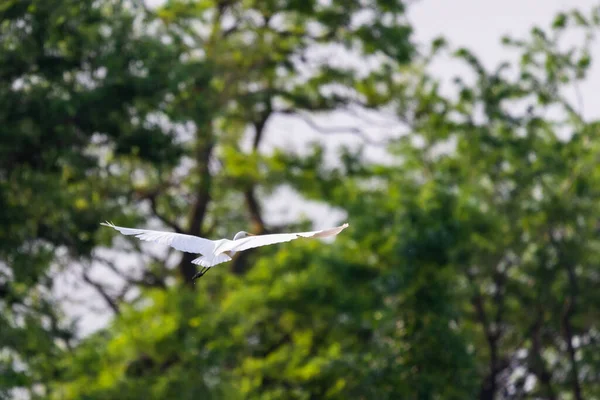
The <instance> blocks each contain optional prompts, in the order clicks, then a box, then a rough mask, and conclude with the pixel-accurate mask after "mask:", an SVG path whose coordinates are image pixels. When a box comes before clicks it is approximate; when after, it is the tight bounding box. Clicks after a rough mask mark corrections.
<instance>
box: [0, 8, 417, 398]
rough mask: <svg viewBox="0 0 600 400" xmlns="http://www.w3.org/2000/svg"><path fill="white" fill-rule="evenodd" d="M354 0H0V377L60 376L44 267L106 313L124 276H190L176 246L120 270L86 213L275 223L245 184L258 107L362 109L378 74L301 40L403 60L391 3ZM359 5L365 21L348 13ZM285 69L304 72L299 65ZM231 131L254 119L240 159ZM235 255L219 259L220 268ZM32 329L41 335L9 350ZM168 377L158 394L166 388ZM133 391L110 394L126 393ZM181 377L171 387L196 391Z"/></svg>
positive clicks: (24, 383) (14, 382) (370, 100)
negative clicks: (136, 268) (327, 56)
mask: <svg viewBox="0 0 600 400" xmlns="http://www.w3.org/2000/svg"><path fill="white" fill-rule="evenodd" d="M363 3H364V2H359V1H350V2H332V4H330V5H322V4H317V3H315V2H284V3H277V4H276V3H269V2H256V3H254V2H240V1H230V2H221V1H218V2H209V1H198V2H191V3H188V2H178V1H171V2H168V3H167V5H166V6H165V7H163V8H161V9H159V10H157V11H156V13H155V12H152V11H149V10H145V9H143V7H140V3H138V2H128V1H114V2H112V1H105V2H97V3H89V4H88V3H86V4H80V3H78V2H73V1H68V0H61V1H59V0H57V1H54V2H50V3H49V2H40V1H35V0H32V1H27V2H17V1H10V2H7V3H6V4H5V5H3V6H2V8H1V11H2V17H3V21H5V22H4V23H3V25H2V29H3V42H2V44H3V47H2V63H3V64H2V66H3V71H5V72H4V75H3V76H2V82H3V84H2V88H3V89H2V99H3V100H2V102H3V104H4V105H6V107H4V110H3V111H4V113H3V114H2V120H3V122H5V124H4V125H3V126H5V127H6V129H7V130H6V132H7V135H6V136H4V137H5V138H6V140H3V147H4V148H3V155H5V156H6V157H5V158H4V160H5V161H4V164H3V166H2V168H3V169H2V173H3V174H4V175H6V176H7V178H9V179H7V183H6V186H5V188H4V190H3V194H5V197H6V199H3V200H5V201H4V204H3V205H5V206H6V207H5V208H4V213H3V214H2V215H3V217H4V218H6V219H7V224H5V226H6V227H7V228H6V230H5V231H3V232H6V235H5V237H7V238H8V237H9V236H10V239H11V241H7V242H5V243H4V245H5V246H6V247H5V253H3V254H2V259H3V260H5V263H6V265H7V267H8V268H7V269H6V280H5V281H3V284H2V285H3V286H2V294H3V298H2V301H3V302H2V304H1V306H2V308H3V310H5V311H6V315H8V316H9V317H8V318H7V323H8V326H10V329H11V330H10V337H9V338H8V340H7V341H6V342H7V343H9V345H8V346H7V347H4V349H8V350H7V351H8V352H7V353H6V354H7V356H6V358H3V361H4V362H5V365H6V366H7V369H8V370H10V371H12V372H15V374H16V375H18V377H13V376H12V375H7V376H10V379H8V380H6V382H5V385H4V387H6V388H7V389H6V390H8V391H10V390H11V389H12V388H15V387H25V388H28V391H29V392H30V394H32V395H33V394H35V393H42V394H43V395H44V396H46V395H50V393H51V392H49V391H50V390H51V389H52V388H53V387H55V385H50V384H47V383H48V382H49V381H60V379H69V377H71V376H72V375H71V374H72V372H69V371H68V370H69V368H68V367H69V365H70V363H69V362H67V363H66V365H61V366H58V365H57V364H56V363H53V362H51V360H52V359H54V358H56V357H58V355H59V354H64V355H65V356H66V357H70V354H71V351H72V348H73V346H76V344H75V342H73V340H72V339H73V338H72V330H71V329H69V327H62V326H61V325H60V324H61V322H60V321H63V320H61V318H60V316H57V315H55V314H56V305H57V302H56V301H55V299H53V297H52V296H51V293H50V291H51V288H52V286H53V278H54V277H55V276H56V271H57V268H60V269H61V270H68V271H75V272H76V273H77V274H80V275H81V278H82V280H83V281H84V282H86V283H87V284H88V285H90V286H91V287H93V288H94V289H95V290H97V291H98V293H99V294H100V295H101V296H102V298H103V299H104V300H105V301H106V303H107V304H108V305H109V306H110V308H111V309H112V310H113V311H114V312H115V313H117V314H118V313H120V312H121V303H122V301H123V299H124V298H126V297H127V296H129V295H131V293H135V289H139V288H141V289H142V298H144V297H145V295H144V294H145V293H146V290H149V288H154V289H155V290H158V291H159V293H160V291H165V290H168V289H169V287H170V285H172V283H171V280H170V278H171V277H177V278H178V279H179V280H180V281H181V282H184V284H185V285H187V288H188V289H193V288H194V287H193V286H192V285H191V276H192V275H193V274H194V272H195V271H194V269H193V266H192V265H191V264H190V263H189V259H188V258H187V256H184V257H183V258H182V260H181V261H180V262H179V263H178V266H179V267H178V268H177V270H176V271H175V272H174V271H173V270H171V269H170V268H167V267H165V264H168V263H165V262H164V261H165V259H164V258H162V257H160V258H155V259H152V258H150V259H148V258H147V259H146V260H145V261H146V263H147V264H148V266H149V267H148V268H145V269H143V270H142V271H141V272H140V273H138V274H132V273H126V272H124V271H123V269H124V268H123V265H118V264H116V263H114V262H113V261H112V260H111V259H110V258H109V257H107V256H106V255H105V254H104V253H102V252H98V251H95V250H94V249H95V248H96V247H97V246H98V245H99V244H108V243H109V241H108V240H109V237H110V236H109V233H108V232H102V231H98V225H97V223H98V221H101V220H102V219H104V218H107V217H108V218H111V217H112V218H114V219H115V220H116V221H118V222H119V223H122V224H137V223H139V222H141V221H143V220H148V221H151V222H153V221H158V222H159V223H160V224H161V225H163V226H164V227H168V228H171V229H174V230H177V231H181V232H188V233H192V234H200V235H220V234H226V233H229V230H230V228H231V226H232V225H233V223H234V222H235V225H236V228H237V227H238V226H239V221H240V219H241V220H244V219H246V215H244V214H245V213H243V212H242V209H241V208H240V205H241V204H244V203H245V205H246V208H247V210H248V215H249V218H250V220H251V221H252V223H253V224H254V230H255V231H257V232H266V231H268V230H277V229H280V228H281V227H266V226H265V224H264V222H263V219H262V215H261V212H260V200H259V198H258V195H257V192H258V190H259V189H258V188H259V186H262V190H266V191H269V190H273V188H274V187H276V185H280V184H281V183H283V182H282V181H281V180H277V179H273V178H276V176H277V174H270V173H269V174H268V175H267V174H264V173H263V172H261V168H264V167H263V166H264V164H265V162H266V161H265V160H263V157H262V156H261V155H260V154H259V153H258V151H257V150H258V147H259V145H260V142H261V138H262V137H263V132H264V129H265V126H266V123H267V121H268V119H269V118H270V117H271V116H272V115H274V114H277V113H280V114H286V115H296V114H297V115H299V116H301V117H302V118H305V119H306V118H308V117H307V116H306V115H305V114H304V113H299V112H301V111H310V112H321V111H329V110H333V109H335V108H338V107H342V106H345V105H349V104H361V105H362V106H363V107H375V106H377V105H379V104H380V101H379V99H378V98H377V96H376V91H375V90H374V89H373V88H374V87H375V86H376V85H377V84H378V83H381V82H385V81H386V80H387V79H389V75H387V74H381V73H379V72H373V71H369V72H368V73H367V74H366V75H364V73H363V75H364V76H363V77H361V78H359V77H358V76H359V75H358V73H357V72H356V71H354V70H352V69H350V68H346V67H339V66H333V65H327V63H324V62H322V61H320V60H312V59H310V54H309V49H310V48H311V47H315V46H322V47H324V46H332V45H333V44H334V43H336V42H339V43H341V46H342V47H344V48H345V49H346V51H348V52H350V53H354V54H356V55H357V56H359V57H364V56H369V57H374V58H375V57H376V58H378V59H379V63H380V65H382V66H395V65H398V64H400V63H404V62H407V61H408V60H409V59H410V57H411V55H412V52H413V48H412V44H411V43H410V41H409V35H410V28H409V27H408V26H407V25H406V24H405V23H404V22H403V21H402V15H403V11H404V8H403V6H402V3H400V2H395V1H392V2H390V1H373V2H370V3H369V4H363ZM359 14H361V15H362V16H363V17H364V16H367V17H368V21H366V22H364V23H357V20H356V18H355V17H356V16H357V15H359ZM303 64H305V65H307V64H310V66H311V68H312V73H311V74H309V75H308V76H306V74H305V72H306V69H305V68H304V66H303ZM357 82H363V84H362V85H358V86H357V88H355V89H354V90H352V91H351V93H344V92H343V91H341V92H338V89H339V88H340V87H348V86H349V85H350V84H352V83H357ZM362 92H365V93H362ZM307 121H308V122H309V123H310V120H307ZM248 128H252V129H253V130H254V132H253V133H254V137H253V139H252V149H251V154H246V155H245V156H244V157H240V149H241V145H240V143H241V142H242V140H243V135H244V133H245V130H246V129H248ZM9 135H10V136H9ZM8 182H11V184H12V186H11V185H9V183H8ZM34 193H41V194H43V195H42V196H34ZM14 199H18V201H16V200H14ZM17 203H18V204H17ZM188 210H191V211H188ZM186 214H187V217H181V216H182V215H183V216H185V215H186ZM15 216H17V217H16V218H15ZM9 222H10V223H9ZM13 229H15V233H17V232H20V233H19V234H18V235H16V234H14V233H13ZM8 232H10V235H9V234H8ZM134 246H137V244H136V245H134ZM15 249H18V250H15ZM129 249H130V250H131V248H129ZM133 249H134V250H138V251H139V247H134V248H133ZM37 251H39V252H40V256H37V255H36V252H37ZM19 257H20V258H19ZM36 257H37V258H36ZM32 260H37V263H36V264H35V266H34V264H33V263H32ZM245 265H246V262H245V260H244V259H239V260H237V262H236V263H235V264H234V267H233V270H234V272H237V273H241V272H243V271H244V270H245V269H246V267H245ZM52 268H54V269H52ZM98 268H104V269H105V270H110V271H111V272H112V273H114V274H116V275H117V276H118V277H119V280H120V281H119V282H120V285H119V287H111V286H110V285H107V284H106V283H104V282H99V281H98V280H97V279H96V278H95V271H96V270H97V269H98ZM15 271H16V272H15ZM18 274H23V275H27V276H28V277H27V278H26V279H27V280H26V279H25V278H21V277H20V276H18ZM23 280H24V284H21V281H23ZM19 287H21V288H22V289H20V290H21V293H20V294H19V296H16V293H17V292H16V290H17V288H19ZM169 293H171V292H170V291H169ZM157 296H159V295H157ZM186 296H193V294H191V293H188V294H186ZM31 299H35V301H38V302H43V312H42V311H40V310H39V308H42V306H39V307H37V308H36V309H35V310H32V311H31V314H30V315H31V318H30V321H29V322H28V323H27V324H25V325H23V324H21V323H20V322H19V319H20V318H21V316H22V315H25V314H24V313H23V312H22V311H21V310H20V309H19V307H21V306H23V305H25V304H29V303H30V302H31ZM42 299H43V300H42ZM15 304H16V305H17V306H15ZM46 315H48V316H50V318H51V321H53V322H52V324H51V329H47V327H46V324H45V322H44V321H45V318H46ZM23 332H31V336H30V337H27V338H25V337H24V336H23ZM40 337H43V338H44V341H43V345H44V347H38V348H35V349H34V350H32V351H29V352H24V349H25V348H27V346H28V345H29V343H35V342H36V341H37V340H38V338H40ZM56 339H62V341H57V340H56ZM91 341H93V339H90V342H91ZM77 348H78V349H80V347H78V346H77ZM81 349H82V350H81V351H82V354H83V352H84V351H83V348H82V347H81ZM34 355H35V356H34ZM38 356H39V358H40V360H39V362H38V361H36V362H33V361H34V359H35V357H38ZM134 358H135V362H133V364H135V365H137V366H140V365H141V366H142V367H143V366H144V365H147V363H145V362H144V359H145V356H144V355H143V354H141V353H139V354H136V356H135V357H134ZM74 359H77V357H75V358H74ZM129 361H131V360H129ZM167 361H168V362H167V364H168V365H171V363H175V364H178V365H179V366H186V364H185V363H181V362H180V363H177V360H175V361H174V360H167ZM136 362H137V364H136ZM19 363H24V364H25V366H24V368H22V369H21V368H20V367H19ZM133 364H132V365H133ZM150 364H151V365H153V364H152V362H150ZM161 365H163V366H164V364H161ZM132 368H133V370H135V369H136V367H132ZM19 370H20V371H22V373H17V372H16V371H19ZM176 370H177V367H173V368H171V369H170V371H172V372H173V373H176V372H175V371H176ZM128 371H131V370H129V369H128ZM142 372H144V368H142ZM90 373H91V372H90ZM134 375H135V372H134ZM57 377H62V378H57ZM17 378H18V379H17ZM169 385H171V386H169V387H168V388H167V389H165V390H167V392H165V393H172V392H171V390H172V389H173V388H174V387H175V386H173V385H175V383H173V382H171V383H169ZM134 386H135V385H134ZM142 387H143V386H135V387H132V386H128V387H119V386H117V387H113V388H112V389H111V390H118V391H119V393H123V395H124V396H127V395H128V394H127V393H130V394H131V396H134V397H135V396H136V395H137V394H139V393H138V392H136V390H137V389H141V388H142ZM89 389H90V390H92V389H93V388H91V387H90V388H89ZM128 389H131V390H132V391H131V392H127V390H128ZM183 389H184V392H178V395H179V396H185V393H194V394H197V392H196V389H193V390H192V391H191V392H190V391H186V389H185V388H183ZM99 390H100V389H99ZM102 390H104V389H102ZM107 390H108V389H107ZM157 390H158V389H157ZM173 390H174V389H173ZM198 390H204V389H203V388H202V385H200V386H199V388H198ZM223 390H225V389H223ZM57 393H63V391H59V392H57ZM98 393H100V394H99V395H100V396H101V395H102V394H101V393H106V392H102V391H100V392H98ZM113 393H117V392H116V391H115V392H113Z"/></svg>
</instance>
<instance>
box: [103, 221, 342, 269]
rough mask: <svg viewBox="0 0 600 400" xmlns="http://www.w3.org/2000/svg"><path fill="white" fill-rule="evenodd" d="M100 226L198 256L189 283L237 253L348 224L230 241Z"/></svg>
mask: <svg viewBox="0 0 600 400" xmlns="http://www.w3.org/2000/svg"><path fill="white" fill-rule="evenodd" d="M100 225H104V226H108V227H110V228H114V229H116V230H117V231H119V232H121V233H122V234H123V235H128V236H129V235H133V236H135V237H137V238H138V239H140V240H144V241H148V242H155V243H161V244H166V245H169V246H171V247H173V248H174V249H176V250H180V251H185V252H187V253H194V254H200V255H201V257H198V258H196V259H194V260H193V261H192V263H193V264H196V265H200V266H201V267H202V270H200V271H199V272H198V273H196V275H194V277H193V278H192V280H196V279H197V278H200V277H201V276H202V275H204V274H205V273H206V272H207V271H208V270H209V269H210V268H211V267H214V266H215V265H217V264H221V263H224V262H226V261H231V258H232V257H233V255H234V254H235V253H237V252H239V251H244V250H248V249H252V248H255V247H261V246H267V245H269V244H275V243H283V242H289V241H291V240H294V239H298V238H324V237H330V236H335V235H337V234H338V233H340V232H341V231H343V230H344V229H346V228H347V227H348V224H347V223H346V224H343V225H341V226H337V227H335V228H329V229H324V230H320V231H312V232H296V233H276V234H269V235H253V234H251V233H248V232H246V231H241V232H238V233H236V234H235V236H234V237H233V240H229V239H218V240H209V239H205V238H201V237H199V236H192V235H185V234H182V233H175V232H162V231H151V230H147V229H132V228H123V227H121V226H116V225H114V224H112V223H110V222H105V223H101V224H100Z"/></svg>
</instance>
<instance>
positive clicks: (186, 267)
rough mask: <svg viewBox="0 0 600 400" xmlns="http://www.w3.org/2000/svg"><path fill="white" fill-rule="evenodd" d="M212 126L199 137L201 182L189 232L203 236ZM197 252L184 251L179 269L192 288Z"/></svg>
mask: <svg viewBox="0 0 600 400" xmlns="http://www.w3.org/2000/svg"><path fill="white" fill-rule="evenodd" d="M210 129H211V128H210V126H209V127H208V128H207V130H205V131H204V132H203V133H204V134H205V135H206V136H205V137H204V138H198V140H199V141H200V143H199V144H198V146H197V149H196V162H197V164H198V169H197V173H198V176H199V177H200V182H199V183H198V187H197V189H196V199H195V202H194V205H193V207H192V211H191V213H190V217H189V231H188V234H190V235H196V236H202V224H203V223H204V218H205V217H206V210H207V209H208V204H209V202H210V199H211V197H210V189H211V185H212V176H211V173H210V168H209V164H210V158H211V155H212V152H213V148H214V139H213V136H212V132H211V131H210ZM196 257H197V256H196V255H195V254H191V253H184V255H183V257H181V261H180V263H179V271H180V273H181V276H182V278H183V280H184V281H185V283H186V284H187V286H188V287H189V288H191V289H193V288H194V282H193V280H192V278H193V277H194V275H195V274H196V267H195V266H194V264H192V260H193V259H194V258H196Z"/></svg>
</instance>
